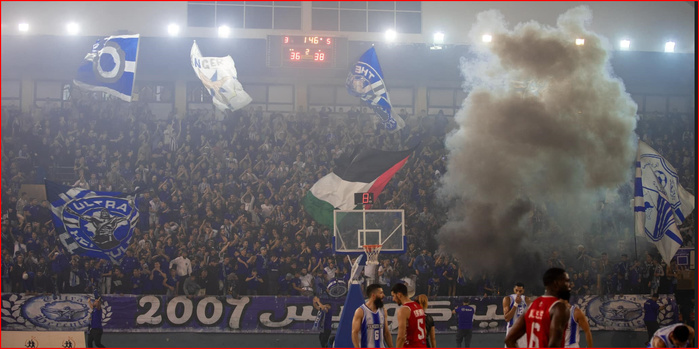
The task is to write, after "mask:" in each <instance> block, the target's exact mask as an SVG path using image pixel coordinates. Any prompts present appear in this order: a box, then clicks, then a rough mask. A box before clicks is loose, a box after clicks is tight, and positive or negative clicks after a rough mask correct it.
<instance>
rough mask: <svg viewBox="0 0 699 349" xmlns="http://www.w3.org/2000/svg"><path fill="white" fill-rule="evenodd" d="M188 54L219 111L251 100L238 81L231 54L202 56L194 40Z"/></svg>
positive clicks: (238, 107) (241, 106)
mask: <svg viewBox="0 0 699 349" xmlns="http://www.w3.org/2000/svg"><path fill="white" fill-rule="evenodd" d="M189 56H190V58H191V60H192V68H193V69H194V73H196V74H197V76H198V77H199V80H201V82H202V83H203V84H204V87H206V89H207V90H208V91H209V94H211V97H212V99H213V102H214V105H215V106H216V108H218V109H219V110H221V111H225V110H226V109H231V110H237V109H241V108H243V107H245V106H246V105H248V104H250V102H252V98H251V97H250V95H249V94H248V93H247V92H245V90H243V85H242V84H241V83H240V81H238V71H237V70H236V69H235V62H234V61H233V58H231V56H226V57H202V56H201V52H200V51H199V46H197V42H196V41H194V44H192V50H191V51H190V53H189Z"/></svg>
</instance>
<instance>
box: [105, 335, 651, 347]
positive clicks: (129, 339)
mask: <svg viewBox="0 0 699 349" xmlns="http://www.w3.org/2000/svg"><path fill="white" fill-rule="evenodd" d="M455 338H456V334H438V335H437V347H438V348H453V347H454V346H455V345H456V343H455ZM592 338H593V340H594V346H595V347H598V348H600V347H607V348H639V347H645V345H644V343H645V341H646V333H645V332H630V331H616V332H614V331H595V332H592ZM394 339H395V336H394ZM504 339H505V334H504V333H482V334H481V333H475V334H474V335H473V339H472V341H471V347H472V348H502V347H503V346H504V343H503V340H504ZM102 343H103V344H104V345H105V346H107V347H108V348H109V347H126V348H134V347H141V348H184V347H195V348H231V347H233V348H241V347H242V348H246V347H248V348H319V347H320V342H319V340H318V335H317V334H276V333H273V334H243V333H114V332H108V333H105V334H104V336H103V337H102ZM585 346H586V345H585V339H584V337H583V339H582V343H581V347H585Z"/></svg>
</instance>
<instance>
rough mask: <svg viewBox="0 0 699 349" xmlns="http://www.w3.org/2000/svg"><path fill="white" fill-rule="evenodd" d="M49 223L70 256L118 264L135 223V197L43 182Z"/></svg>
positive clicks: (127, 244)
mask: <svg viewBox="0 0 699 349" xmlns="http://www.w3.org/2000/svg"><path fill="white" fill-rule="evenodd" d="M45 185H46V198H47V199H48V201H49V202H51V212H52V213H53V223H54V226H55V227H56V231H57V232H58V233H59V239H60V240H61V243H63V246H65V248H66V249H68V251H69V252H70V253H72V254H77V255H82V256H88V257H96V258H102V259H107V260H110V261H112V262H115V263H117V264H118V263H120V261H121V258H122V257H123V256H124V253H125V252H126V248H127V247H128V246H129V242H130V241H131V237H132V236H133V232H134V228H135V227H136V223H137V221H138V209H137V208H136V204H135V195H133V194H131V195H127V194H123V193H115V192H98V191H92V190H87V189H81V188H71V187H67V186H64V185H60V184H57V183H54V182H50V181H45Z"/></svg>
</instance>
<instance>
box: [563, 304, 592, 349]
mask: <svg viewBox="0 0 699 349" xmlns="http://www.w3.org/2000/svg"><path fill="white" fill-rule="evenodd" d="M565 304H566V306H567V307H568V309H569V310H570V319H568V326H567V327H566V334H565V343H564V345H565V347H566V348H580V330H583V331H584V332H585V343H586V344H587V347H588V348H592V347H593V342H592V332H590V324H589V323H588V322H587V317H586V316H585V313H583V311H582V309H580V307H579V306H577V305H571V304H570V303H569V302H568V300H567V299H566V300H565Z"/></svg>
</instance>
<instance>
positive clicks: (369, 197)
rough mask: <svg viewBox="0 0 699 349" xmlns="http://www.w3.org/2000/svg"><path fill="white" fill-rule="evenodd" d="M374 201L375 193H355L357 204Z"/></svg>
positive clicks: (367, 203) (368, 203)
mask: <svg viewBox="0 0 699 349" xmlns="http://www.w3.org/2000/svg"><path fill="white" fill-rule="evenodd" d="M373 203H374V193H354V204H355V205H372V204H373Z"/></svg>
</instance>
